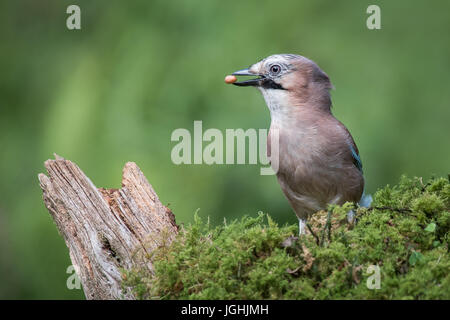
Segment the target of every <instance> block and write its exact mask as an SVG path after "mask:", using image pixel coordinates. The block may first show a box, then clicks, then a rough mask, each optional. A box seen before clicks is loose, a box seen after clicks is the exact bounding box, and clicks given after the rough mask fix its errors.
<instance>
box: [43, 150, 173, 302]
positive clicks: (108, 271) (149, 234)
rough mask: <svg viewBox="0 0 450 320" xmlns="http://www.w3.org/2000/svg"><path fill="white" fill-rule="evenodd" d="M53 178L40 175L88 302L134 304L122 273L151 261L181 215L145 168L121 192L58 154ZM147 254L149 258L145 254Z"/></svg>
mask: <svg viewBox="0 0 450 320" xmlns="http://www.w3.org/2000/svg"><path fill="white" fill-rule="evenodd" d="M45 167H46V168H47V171H48V176H46V175H44V174H42V173H41V174H39V181H40V186H41V189H42V191H43V198H44V203H45V206H46V207H47V209H48V211H49V212H50V214H51V216H52V218H53V220H54V221H55V223H56V226H57V227H58V230H59V232H60V234H61V235H62V236H63V237H64V240H65V242H66V245H67V247H68V248H69V254H70V259H71V260H72V264H73V266H74V268H75V270H76V272H77V274H78V276H79V278H80V280H81V283H82V285H83V290H84V293H85V295H86V298H87V299H133V298H134V297H133V295H132V293H131V292H128V291H123V290H122V288H121V281H122V278H121V270H123V269H130V268H132V267H133V266H136V265H137V264H140V265H142V264H145V265H146V266H147V267H148V268H149V270H152V265H151V263H150V262H149V261H148V259H145V254H146V253H150V252H151V251H152V250H153V249H154V248H155V247H156V246H158V245H159V241H160V240H159V239H161V237H160V235H161V234H162V233H164V234H165V240H166V241H171V240H172V239H173V237H174V236H175V235H176V234H177V232H178V226H177V225H176V223H175V216H174V215H173V213H172V212H171V211H170V210H169V209H168V208H167V207H165V206H164V205H163V204H162V203H161V202H160V201H159V198H158V196H157V195H156V193H155V191H154V190H153V188H152V186H151V185H150V184H149V183H148V181H147V179H146V178H145V176H144V174H143V173H142V171H141V170H140V169H139V167H138V166H137V165H136V164H135V163H133V162H128V163H126V164H125V167H124V168H123V174H122V188H121V189H102V188H100V189H97V188H96V187H95V185H94V184H93V183H92V182H91V180H90V179H89V178H88V177H87V176H86V175H85V174H84V173H83V172H82V171H81V170H80V168H79V167H78V166H77V165H76V164H74V163H73V162H71V161H69V160H65V159H64V158H62V157H59V156H57V155H55V160H47V161H46V162H45ZM142 253H143V254H142Z"/></svg>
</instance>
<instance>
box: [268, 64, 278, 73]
mask: <svg viewBox="0 0 450 320" xmlns="http://www.w3.org/2000/svg"><path fill="white" fill-rule="evenodd" d="M280 71H281V67H280V66H279V65H277V64H274V65H273V66H271V67H270V73H271V74H273V75H276V74H279V73H280Z"/></svg>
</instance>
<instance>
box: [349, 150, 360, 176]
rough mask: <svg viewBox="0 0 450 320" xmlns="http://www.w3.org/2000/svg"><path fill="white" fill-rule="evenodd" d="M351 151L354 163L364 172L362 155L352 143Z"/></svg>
mask: <svg viewBox="0 0 450 320" xmlns="http://www.w3.org/2000/svg"><path fill="white" fill-rule="evenodd" d="M350 152H351V153H352V158H353V164H354V165H355V166H356V167H357V168H358V170H359V171H361V173H362V172H363V166H362V162H361V157H360V156H359V154H358V151H357V150H355V148H354V147H353V146H352V145H350Z"/></svg>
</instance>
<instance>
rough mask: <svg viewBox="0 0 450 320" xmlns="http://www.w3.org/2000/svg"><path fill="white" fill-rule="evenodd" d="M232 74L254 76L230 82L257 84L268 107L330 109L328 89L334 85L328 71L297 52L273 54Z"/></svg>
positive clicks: (242, 85)
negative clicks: (324, 70)
mask: <svg viewBox="0 0 450 320" xmlns="http://www.w3.org/2000/svg"><path fill="white" fill-rule="evenodd" d="M233 75H234V76H238V77H239V76H253V78H251V79H248V80H243V81H239V82H234V83H233V84H234V85H236V86H241V87H244V86H253V87H257V88H258V89H259V90H260V91H261V92H262V94H263V96H264V98H265V100H266V102H267V105H268V107H269V109H270V110H271V111H273V110H274V109H277V108H291V107H295V106H299V105H302V106H305V105H308V106H311V107H314V108H325V109H327V108H328V110H329V108H330V106H331V100H330V94H329V90H330V89H331V88H332V87H333V86H332V84H331V82H330V79H329V78H328V76H327V74H326V73H325V72H323V71H322V70H321V69H320V68H319V66H318V65H317V64H316V63H315V62H313V61H311V60H309V59H307V58H305V57H302V56H299V55H294V54H276V55H272V56H269V57H267V58H265V59H263V60H261V61H259V62H257V63H255V64H253V65H251V66H250V67H249V68H247V69H243V70H239V71H236V72H234V73H233Z"/></svg>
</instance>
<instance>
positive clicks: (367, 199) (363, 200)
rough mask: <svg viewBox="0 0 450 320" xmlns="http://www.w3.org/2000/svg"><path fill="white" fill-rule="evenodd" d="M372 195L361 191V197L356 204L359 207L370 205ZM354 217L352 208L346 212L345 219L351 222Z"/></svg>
mask: <svg viewBox="0 0 450 320" xmlns="http://www.w3.org/2000/svg"><path fill="white" fill-rule="evenodd" d="M372 200H373V199H372V195H370V194H368V195H366V194H365V192H363V194H362V196H361V199H360V200H359V202H358V204H359V205H360V206H361V207H365V208H368V207H370V205H371V204H372ZM354 219H355V213H354V212H353V210H350V211H349V212H348V213H347V220H348V222H349V223H353V220H354Z"/></svg>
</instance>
